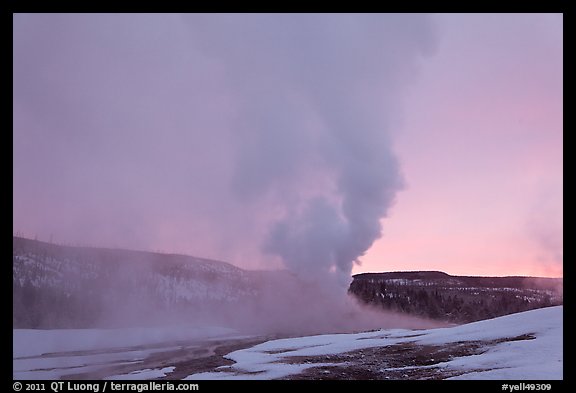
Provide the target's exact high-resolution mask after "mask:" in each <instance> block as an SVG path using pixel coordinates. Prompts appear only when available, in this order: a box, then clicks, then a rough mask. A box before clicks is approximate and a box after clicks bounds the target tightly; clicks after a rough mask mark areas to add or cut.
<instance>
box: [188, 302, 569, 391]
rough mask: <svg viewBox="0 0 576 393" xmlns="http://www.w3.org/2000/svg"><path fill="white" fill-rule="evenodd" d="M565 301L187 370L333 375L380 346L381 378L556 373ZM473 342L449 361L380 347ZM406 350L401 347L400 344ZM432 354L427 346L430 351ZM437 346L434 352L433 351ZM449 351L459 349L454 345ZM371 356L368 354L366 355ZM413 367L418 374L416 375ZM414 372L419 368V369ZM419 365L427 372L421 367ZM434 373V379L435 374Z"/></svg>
mask: <svg viewBox="0 0 576 393" xmlns="http://www.w3.org/2000/svg"><path fill="white" fill-rule="evenodd" d="M562 320H563V307H562V306H559V307H550V308H545V309H539V310H532V311H527V312H523V313H518V314H513V315H508V316H504V317H499V318H495V319H491V320H485V321H480V322H475V323H470V324H466V325H460V326H457V327H451V328H441V329H429V330H405V329H396V330H380V331H374V332H367V333H358V334H335V335H318V336H308V337H299V338H290V339H281V340H274V341H268V342H265V343H262V344H259V345H256V346H254V347H252V348H246V349H242V350H239V351H236V352H232V353H230V354H228V355H226V358H228V359H231V360H233V361H234V362H235V364H233V365H232V366H226V367H220V368H219V369H218V370H215V371H213V372H207V373H198V374H193V375H190V376H189V377H188V378H186V379H189V380H198V379H276V378H287V377H288V378H289V377H291V376H294V375H295V374H299V373H302V372H305V371H307V372H310V370H312V369H316V370H317V371H318V372H316V373H309V374H308V375H309V376H310V377H311V378H318V374H319V373H320V376H323V377H324V378H330V379H338V378H339V374H338V372H336V371H334V370H335V369H341V368H342V367H347V368H353V367H360V368H361V367H363V365H362V364H358V363H362V362H363V361H364V358H366V356H365V355H364V354H363V353H362V351H366V350H368V349H372V348H381V349H382V351H380V354H381V356H380V358H379V362H378V361H377V362H376V363H377V364H375V365H374V364H370V365H366V367H368V366H370V367H374V366H375V367H376V368H377V370H376V371H377V373H379V374H381V378H382V379H388V378H390V377H389V376H390V375H399V374H398V372H401V373H406V374H402V375H403V376H404V377H406V378H408V377H410V375H409V374H408V373H410V374H412V375H413V376H416V377H418V375H420V376H421V377H422V376H425V377H426V376H427V377H431V376H432V377H434V376H436V377H437V378H440V379H442V378H443V377H448V379H531V380H547V379H562V378H563V374H562V364H563V353H562V342H563V329H562ZM406 344H409V345H411V346H413V347H414V348H415V350H417V349H418V348H422V347H437V348H445V347H449V346H456V347H466V346H469V347H471V348H472V351H471V353H468V354H466V355H464V356H450V359H449V360H444V361H437V362H435V361H434V358H430V359H429V360H430V361H428V362H426V363H427V364H414V362H413V361H410V360H413V359H409V357H408V359H406V360H408V361H407V362H406V364H405V365H403V366H399V367H398V366H391V365H390V364H389V360H390V359H389V358H388V357H387V352H386V349H389V350H390V353H392V352H393V348H394V347H395V346H399V345H406ZM403 348H406V347H403ZM431 352H433V351H431ZM438 352H439V351H438ZM454 352H455V353H459V352H460V353H461V352H462V351H461V350H460V351H458V350H455V351H454ZM372 360H373V359H372ZM415 371H416V373H415ZM418 371H420V373H418ZM422 371H426V372H425V373H422ZM435 379H436V378H435Z"/></svg>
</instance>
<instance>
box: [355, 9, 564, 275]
mask: <svg viewBox="0 0 576 393" xmlns="http://www.w3.org/2000/svg"><path fill="white" fill-rule="evenodd" d="M436 19H437V26H438V28H439V29H440V31H441V37H440V40H439V44H438V48H437V51H436V54H435V56H433V57H431V58H429V59H427V61H426V64H425V65H424V66H423V67H422V68H421V73H420V75H419V78H418V82H417V83H415V84H414V86H412V89H411V92H410V96H409V97H408V98H407V99H406V113H407V114H408V113H409V114H410V115H409V116H408V115H407V116H406V117H405V129H404V130H403V131H402V132H401V133H399V135H398V139H397V152H398V155H399V156H400V159H401V162H402V167H403V171H404V174H405V176H406V179H407V183H408V186H407V188H406V190H405V191H403V192H401V193H400V194H399V195H398V198H397V203H396V206H395V207H394V208H393V210H392V213H391V217H390V218H388V219H385V220H383V227H384V236H383V238H381V239H380V240H379V241H377V242H376V243H375V244H374V246H373V247H372V248H371V249H370V251H369V252H368V253H367V255H366V256H365V257H364V258H363V261H364V263H363V264H362V266H356V267H355V269H354V272H356V273H359V272H368V271H380V270H383V269H390V270H442V271H446V272H449V273H453V274H470V275H539V276H555V277H556V276H562V274H563V273H562V272H563V268H562V259H561V258H562V231H563V229H562V228H563V221H562V211H563V210H562V209H563V207H562V206H563V205H562V204H563V198H562V187H563V163H562V159H563V158H562V151H563V149H562V146H563V145H562V143H563V142H562V132H563V124H562V99H563V95H562V94H563V93H562V17H561V16H558V15H476V16H474V15H467V16H461V15H436ZM486 26H490V28H485V27H486ZM550 237H553V238H554V239H555V240H554V241H553V242H552V241H545V239H549V238H550Z"/></svg>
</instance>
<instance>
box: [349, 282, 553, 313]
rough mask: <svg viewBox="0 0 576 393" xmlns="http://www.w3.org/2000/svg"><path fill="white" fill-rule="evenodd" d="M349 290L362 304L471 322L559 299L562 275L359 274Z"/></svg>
mask: <svg viewBox="0 0 576 393" xmlns="http://www.w3.org/2000/svg"><path fill="white" fill-rule="evenodd" d="M349 292H350V293H351V294H353V295H354V296H356V297H357V298H358V299H360V300H361V301H362V302H364V303H366V304H370V305H373V306H376V307H379V308H383V309H390V310H395V311H401V312H406V313H410V314H415V315H421V316H424V317H429V318H434V319H442V320H446V321H451V322H471V321H477V320H481V319H487V318H494V317H497V316H501V315H506V314H511V313H515V312H520V311H526V310H531V309H534V308H541V307H548V306H552V305H559V304H562V303H563V279H561V278H542V277H517V276H516V277H474V276H451V275H449V274H446V273H443V272H435V271H419V272H390V273H363V274H357V275H355V276H354V280H353V281H352V284H350V289H349Z"/></svg>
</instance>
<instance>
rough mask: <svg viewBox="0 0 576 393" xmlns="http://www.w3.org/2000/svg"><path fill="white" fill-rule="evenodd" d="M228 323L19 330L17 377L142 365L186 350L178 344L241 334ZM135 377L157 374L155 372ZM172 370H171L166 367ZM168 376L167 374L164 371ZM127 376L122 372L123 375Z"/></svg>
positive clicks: (53, 376)
mask: <svg viewBox="0 0 576 393" xmlns="http://www.w3.org/2000/svg"><path fill="white" fill-rule="evenodd" d="M236 334H237V332H236V331H234V330H232V329H228V328H222V327H190V326H180V327H172V328H166V327H163V328H125V329H54V330H35V329H14V330H13V348H14V349H13V369H14V371H13V377H14V379H58V378H60V377H62V376H66V375H70V374H77V373H84V372H93V371H96V370H98V369H101V368H103V367H109V366H111V365H117V366H120V365H126V364H130V363H141V362H142V361H143V360H144V359H146V358H147V357H148V356H150V355H151V354H153V353H157V352H165V351H169V350H173V349H176V348H180V347H179V346H176V347H175V346H174V345H175V344H174V343H175V342H179V341H182V342H190V343H193V342H195V341H201V340H210V339H214V338H220V337H228V338H232V337H235V335H236ZM142 371H147V372H146V373H144V372H143V373H141V374H138V373H136V374H134V375H133V376H132V378H131V379H147V378H154V377H152V375H153V374H154V375H156V377H155V378H157V377H158V376H160V375H159V373H152V372H150V371H151V370H142ZM163 371H165V372H168V371H167V370H163ZM162 376H163V375H162ZM118 378H122V376H118Z"/></svg>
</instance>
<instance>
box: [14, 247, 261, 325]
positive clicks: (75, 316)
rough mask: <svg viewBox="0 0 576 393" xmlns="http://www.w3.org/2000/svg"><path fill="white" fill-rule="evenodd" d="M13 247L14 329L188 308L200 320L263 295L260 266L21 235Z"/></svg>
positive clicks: (108, 321)
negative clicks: (244, 266) (253, 267)
mask: <svg viewBox="0 0 576 393" xmlns="http://www.w3.org/2000/svg"><path fill="white" fill-rule="evenodd" d="M13 248H14V250H13V264H12V271H13V284H14V320H13V323H14V325H15V327H22V328H60V327H62V328H84V327H95V326H103V325H105V326H106V325H107V326H114V324H120V325H122V323H130V321H135V322H141V321H142V320H146V319H148V320H149V319H150V313H149V312H147V311H146V310H148V309H150V308H153V309H154V310H155V311H156V314H155V315H156V316H157V317H158V318H157V319H162V318H163V317H164V315H166V314H171V315H173V314H175V312H174V311H176V314H177V313H178V312H181V311H182V310H186V311H188V312H194V313H195V314H196V317H197V318H200V317H202V315H204V314H210V316H212V313H210V309H214V308H217V307H224V308H229V309H234V308H236V307H237V305H238V304H239V303H242V302H246V301H247V300H248V299H253V298H255V297H257V295H258V287H259V276H258V273H257V272H249V271H245V270H242V269H239V268H237V267H235V266H232V265H230V264H227V263H224V262H219V261H212V260H205V259H201V258H194V257H188V256H183V255H166V254H157V253H149V252H139V251H128V250H111V249H97V248H81V247H65V246H58V245H54V244H49V243H42V242H37V241H33V240H29V239H22V238H14V247H13ZM163 313H164V314H163ZM161 317H162V318H161ZM137 324H138V323H137ZM132 325H134V324H133V323H132Z"/></svg>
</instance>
